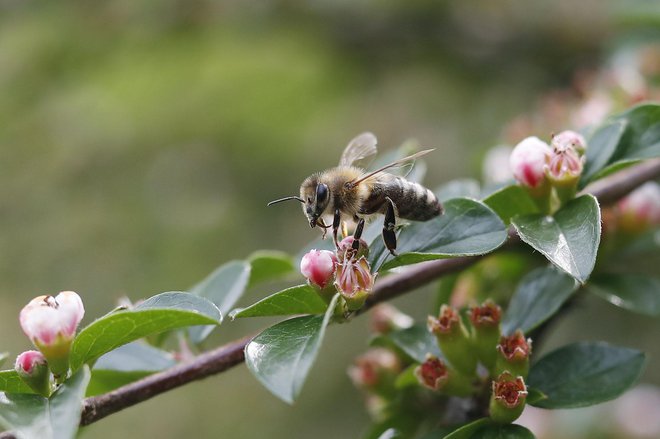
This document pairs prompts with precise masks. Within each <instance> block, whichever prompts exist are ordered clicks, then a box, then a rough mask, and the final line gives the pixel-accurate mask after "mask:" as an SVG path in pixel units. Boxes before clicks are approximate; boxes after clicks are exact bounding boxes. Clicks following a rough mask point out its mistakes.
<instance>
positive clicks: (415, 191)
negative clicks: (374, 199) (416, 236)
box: [385, 177, 442, 221]
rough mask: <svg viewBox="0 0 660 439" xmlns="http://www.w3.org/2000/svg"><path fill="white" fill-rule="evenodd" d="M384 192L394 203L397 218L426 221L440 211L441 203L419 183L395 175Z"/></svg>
mask: <svg viewBox="0 0 660 439" xmlns="http://www.w3.org/2000/svg"><path fill="white" fill-rule="evenodd" d="M385 192H386V193H387V196H388V197H390V198H391V199H392V201H393V202H394V204H395V205H396V208H397V214H398V216H399V218H404V219H409V220H413V221H426V220H430V219H431V218H434V217H436V216H438V215H440V214H441V213H442V205H441V204H440V203H439V202H438V199H437V198H436V196H435V194H434V193H433V192H431V191H430V190H429V189H427V188H425V187H424V186H422V185H421V184H419V183H413V182H411V181H408V180H406V179H404V178H400V177H397V178H394V179H393V180H392V181H391V182H390V183H389V184H388V185H387V187H386V189H385Z"/></svg>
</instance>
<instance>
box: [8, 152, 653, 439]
mask: <svg viewBox="0 0 660 439" xmlns="http://www.w3.org/2000/svg"><path fill="white" fill-rule="evenodd" d="M658 177H660V159H653V160H648V161H646V162H644V163H642V164H639V165H636V166H632V167H630V168H627V169H626V170H624V171H621V172H619V173H617V174H614V175H612V176H609V177H607V178H605V179H603V180H601V181H599V182H597V183H595V184H593V185H590V186H588V187H587V188H586V190H585V191H583V193H591V194H593V195H595V196H596V197H597V198H598V200H599V202H600V204H601V206H607V205H611V204H613V203H614V202H616V201H617V200H619V199H620V198H621V197H623V196H625V195H626V194H628V193H629V192H630V191H632V190H633V189H635V188H636V187H638V186H640V185H641V184H643V183H645V182H646V181H649V180H652V179H655V178H658ZM517 240H518V237H517V235H515V233H510V234H509V239H508V241H507V242H508V243H514V242H516V241H517ZM483 257H484V256H468V257H459V258H453V259H440V260H436V261H428V262H423V263H420V264H416V265H414V266H411V267H410V268H408V269H407V270H406V271H404V272H402V273H399V274H394V275H391V276H388V277H386V278H384V279H382V280H380V281H379V282H377V283H376V285H375V287H374V290H373V292H372V295H371V296H370V297H369V300H368V301H367V303H366V304H365V306H364V308H363V309H362V310H360V312H359V313H360V314H361V313H363V312H364V311H366V310H367V309H369V308H372V307H373V306H374V305H376V304H378V303H380V302H384V301H387V300H390V299H392V298H394V297H397V296H399V295H402V294H404V293H407V292H410V291H412V290H414V289H416V288H419V287H421V286H423V285H426V284H428V283H430V282H432V281H434V280H436V279H439V278H441V277H443V276H445V275H447V274H451V273H455V272H457V271H461V270H464V269H465V268H467V267H469V266H471V265H473V264H474V263H476V262H477V261H479V260H480V259H482V258H483ZM252 337H253V336H248V337H245V338H242V339H239V340H235V341H232V342H230V343H228V344H226V345H224V346H221V347H219V348H216V349H214V350H211V351H208V352H205V353H203V354H201V355H199V356H197V357H195V358H194V359H193V360H191V361H189V362H186V363H182V364H179V365H176V366H174V367H172V368H170V369H167V370H165V371H163V372H159V373H156V374H153V375H150V376H148V377H146V378H143V379H141V380H138V381H135V382H133V383H131V384H127V385H125V386H123V387H119V388H117V389H115V390H113V391H112V392H109V393H106V394H103V395H99V396H93V397H90V398H87V399H85V401H84V406H83V413H82V418H81V421H80V424H81V425H88V424H91V423H93V422H96V421H98V420H100V419H103V418H104V417H106V416H108V415H111V414H113V413H116V412H118V411H120V410H123V409H125V408H127V407H130V406H132V405H135V404H137V403H140V402H142V401H145V400H147V399H150V398H152V397H153V396H156V395H159V394H161V393H164V392H167V391H168V390H172V389H175V388H177V387H179V386H182V385H184V384H187V383H190V382H192V381H196V380H200V379H203V378H206V377H208V376H211V375H214V374H217V373H221V372H224V371H226V370H228V369H230V368H232V367H233V366H236V365H237V364H240V363H242V362H243V361H244V360H245V354H244V348H245V345H247V343H249V341H250V340H251V339H252ZM0 439H15V436H14V435H12V434H11V433H0Z"/></svg>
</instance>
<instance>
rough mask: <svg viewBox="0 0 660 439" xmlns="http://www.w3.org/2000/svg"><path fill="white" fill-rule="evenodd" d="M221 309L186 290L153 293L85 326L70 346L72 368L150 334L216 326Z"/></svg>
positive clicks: (218, 322)
mask: <svg viewBox="0 0 660 439" xmlns="http://www.w3.org/2000/svg"><path fill="white" fill-rule="evenodd" d="M221 321H222V316H221V314H220V311H219V310H218V309H217V308H216V307H215V305H213V304H212V303H211V302H209V301H208V300H206V299H204V298H201V297H197V296H194V295H192V294H189V293H181V292H168V293H161V294H158V295H156V296H153V297H151V298H149V299H147V300H145V301H144V302H142V303H140V304H138V305H137V306H135V307H134V308H132V309H126V310H116V311H113V312H111V313H109V314H107V315H105V316H103V317H101V318H99V319H97V320H95V321H94V322H92V323H91V324H90V325H88V326H87V327H85V328H84V329H83V330H82V331H80V333H79V334H78V336H77V337H76V338H75V340H74V342H73V346H72V348H71V357H70V362H71V369H72V370H74V371H76V370H78V369H79V368H80V367H81V366H82V365H83V364H85V363H89V362H92V361H94V360H96V359H97V358H99V357H100V356H101V355H103V354H105V353H106V352H110V351H111V350H113V349H116V348H118V347H119V346H122V345H125V344H127V343H130V342H132V341H135V340H138V339H140V338H142V337H146V336H148V335H152V334H158V333H160V332H165V331H169V330H172V329H176V328H182V327H185V326H192V325H218V324H220V322H221Z"/></svg>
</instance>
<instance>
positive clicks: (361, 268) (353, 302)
mask: <svg viewBox="0 0 660 439" xmlns="http://www.w3.org/2000/svg"><path fill="white" fill-rule="evenodd" d="M374 280H375V276H374V275H373V274H371V267H370V266H369V262H368V261H367V259H366V258H365V257H364V256H363V257H361V258H360V259H357V260H356V259H344V261H343V262H339V263H338V264H337V277H336V279H335V286H336V287H337V290H338V291H339V292H340V293H341V295H342V297H343V298H344V299H345V300H346V305H347V306H348V309H349V310H351V311H354V310H356V309H359V308H361V307H362V305H364V302H365V301H366V300H367V297H368V295H369V293H371V290H372V289H373V288H374Z"/></svg>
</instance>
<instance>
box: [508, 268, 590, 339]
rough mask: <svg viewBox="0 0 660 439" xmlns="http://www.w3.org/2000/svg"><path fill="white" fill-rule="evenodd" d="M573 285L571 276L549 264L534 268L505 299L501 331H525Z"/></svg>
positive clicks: (545, 316) (562, 299)
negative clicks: (511, 294) (506, 303)
mask: <svg viewBox="0 0 660 439" xmlns="http://www.w3.org/2000/svg"><path fill="white" fill-rule="evenodd" d="M576 289H577V282H575V280H573V278H572V277H570V276H568V275H567V274H565V273H564V272H562V271H559V270H557V269H555V268H553V267H543V268H537V269H536V270H533V271H531V272H530V273H529V274H527V276H525V277H524V278H523V279H522V281H521V282H520V285H518V288H517V289H516V292H515V293H514V295H513V297H512V298H511V302H509V307H508V308H507V310H506V312H505V314H504V318H503V319H502V331H503V333H504V334H507V335H509V334H513V332H514V331H515V330H516V329H520V330H522V331H523V332H524V333H529V331H531V330H532V329H534V328H536V327H537V326H538V325H540V324H541V323H543V322H545V321H546V320H547V319H548V318H550V317H552V316H553V315H554V314H555V313H556V312H557V311H559V308H560V307H561V305H562V304H563V303H564V302H565V301H566V300H568V299H569V298H570V297H571V295H572V294H573V292H575V290H576Z"/></svg>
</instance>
